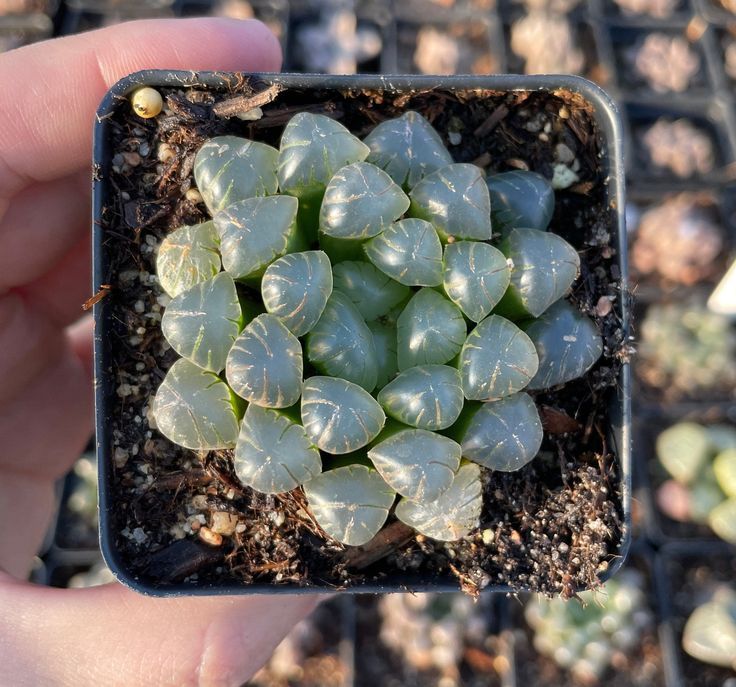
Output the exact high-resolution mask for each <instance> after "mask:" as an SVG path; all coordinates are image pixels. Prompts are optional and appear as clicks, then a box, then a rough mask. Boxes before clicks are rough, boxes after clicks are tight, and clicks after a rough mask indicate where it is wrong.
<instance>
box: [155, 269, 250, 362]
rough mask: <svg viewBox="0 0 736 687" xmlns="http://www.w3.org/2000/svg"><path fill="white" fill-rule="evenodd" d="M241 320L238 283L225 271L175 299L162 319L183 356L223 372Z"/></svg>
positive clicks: (173, 344) (162, 328) (169, 335)
mask: <svg viewBox="0 0 736 687" xmlns="http://www.w3.org/2000/svg"><path fill="white" fill-rule="evenodd" d="M241 319H242V311H241V308H240V303H239V302H238V293H237V291H236V290H235V282H233V279H232V277H231V276H230V275H229V274H225V273H224V272H221V273H220V274H218V275H216V276H215V277H213V278H212V279H208V280H207V281H202V282H199V283H198V284H195V285H194V286H192V288H190V289H189V290H188V291H184V292H183V293H180V294H179V295H178V296H176V297H175V298H172V299H171V302H170V303H169V305H168V306H167V307H166V310H165V312H164V316H163V318H162V319H161V331H162V332H163V335H164V336H165V337H166V340H167V341H168V342H169V343H170V344H171V347H172V348H173V349H174V350H175V351H176V352H177V353H178V354H179V355H180V356H183V357H184V358H188V359H189V360H191V361H192V362H193V363H195V364H196V365H199V367H201V368H203V369H205V370H209V371H210V372H220V371H221V370H222V369H223V368H224V367H225V359H226V358H227V353H228V351H229V350H230V347H231V346H232V345H233V341H235V337H237V335H238V332H239V331H240V327H241Z"/></svg>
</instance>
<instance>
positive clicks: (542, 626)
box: [524, 569, 655, 684]
mask: <svg viewBox="0 0 736 687" xmlns="http://www.w3.org/2000/svg"><path fill="white" fill-rule="evenodd" d="M576 597H577V598H576V599H571V600H569V601H568V600H565V599H563V598H561V597H557V598H553V599H548V598H543V597H541V596H539V595H537V596H534V597H532V598H530V599H529V601H527V603H526V606H525V609H524V616H525V618H526V621H527V623H528V624H529V626H530V627H531V628H532V630H533V632H534V648H535V649H536V650H537V651H539V652H540V653H541V654H543V655H545V656H548V657H549V658H551V659H552V660H553V661H554V662H555V663H556V664H557V665H558V666H559V667H560V668H562V669H565V670H569V671H570V673H571V675H572V676H573V677H574V678H575V680H577V681H580V682H581V683H582V684H596V683H599V682H600V681H602V680H603V679H604V676H605V673H606V670H607V669H608V668H609V667H610V666H611V665H612V664H614V663H615V662H616V660H617V656H619V657H620V658H623V657H624V656H627V655H629V653H630V652H631V651H632V650H633V649H634V647H635V646H636V645H637V644H638V643H639V642H641V639H642V637H643V634H644V631H645V630H651V629H652V628H653V626H654V620H655V619H654V613H653V612H652V610H651V608H650V607H649V605H648V603H647V595H646V593H645V591H644V580H643V577H642V575H641V574H640V573H638V572H637V571H635V570H631V569H628V570H623V571H622V572H619V573H618V575H617V576H616V578H615V579H611V580H609V581H608V582H606V583H605V585H604V586H603V587H602V588H600V589H594V590H590V591H584V592H578V593H577V594H576Z"/></svg>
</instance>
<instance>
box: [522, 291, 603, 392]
mask: <svg viewBox="0 0 736 687" xmlns="http://www.w3.org/2000/svg"><path fill="white" fill-rule="evenodd" d="M523 329H524V331H525V332H526V333H527V334H528V335H529V338H530V339H531V340H532V341H533V342H534V347H535V348H536V349H537V355H538V356H539V369H538V370H537V374H536V375H534V379H532V381H531V382H529V386H528V388H529V389H549V388H550V387H553V386H557V385H558V384H564V383H565V382H569V381H570V380H571V379H577V378H578V377H582V376H583V375H584V374H585V373H586V372H587V371H588V370H589V369H590V368H591V367H592V366H593V363H595V361H596V360H598V358H600V357H601V353H603V341H602V340H601V335H600V332H599V331H598V327H596V326H595V323H594V322H593V321H592V320H591V319H590V318H588V317H586V316H585V315H583V314H582V313H581V312H580V311H579V310H577V309H575V308H573V307H572V306H571V305H570V304H569V303H567V302H566V301H558V302H557V303H555V304H554V305H553V306H552V307H550V308H549V309H548V310H547V311H546V312H545V313H544V314H543V315H542V316H541V317H540V318H539V319H537V320H532V321H531V322H525V323H524V325H523Z"/></svg>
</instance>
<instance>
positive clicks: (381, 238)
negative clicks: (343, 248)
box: [364, 218, 442, 286]
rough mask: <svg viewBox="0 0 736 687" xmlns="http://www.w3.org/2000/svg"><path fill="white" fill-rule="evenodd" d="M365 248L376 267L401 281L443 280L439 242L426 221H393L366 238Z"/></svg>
mask: <svg viewBox="0 0 736 687" xmlns="http://www.w3.org/2000/svg"><path fill="white" fill-rule="evenodd" d="M364 250H365V254H366V255H367V256H368V259H369V260H370V261H371V262H372V263H373V264H374V265H375V266H376V267H378V269H380V270H381V271H382V272H385V273H386V274H387V275H388V276H389V277H391V278H392V279H395V280H396V281H397V282H399V283H400V284H406V285H407V286H438V285H439V284H441V283H442V244H441V243H440V239H439V237H438V236H437V232H436V231H435V230H434V227H433V226H432V225H431V224H430V223H429V222H425V221H424V220H421V219H415V218H411V219H403V220H401V221H400V222H396V223H395V224H392V225H391V226H390V227H389V228H388V229H386V230H385V231H384V232H383V233H382V234H379V235H378V236H376V237H375V238H372V239H371V240H370V241H367V242H366V243H365V246H364Z"/></svg>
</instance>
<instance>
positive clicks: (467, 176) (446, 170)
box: [410, 162, 493, 241]
mask: <svg viewBox="0 0 736 687" xmlns="http://www.w3.org/2000/svg"><path fill="white" fill-rule="evenodd" d="M410 196H411V210H410V212H411V214H412V215H413V216H414V217H421V218H422V219H426V220H427V221H428V222H432V224H433V225H434V226H435V229H437V233H438V234H439V236H440V238H441V239H442V240H443V241H447V240H448V238H449V237H450V236H452V237H454V238H456V239H476V240H478V241H489V240H490V238H491V235H492V234H493V231H492V230H491V199H490V196H489V195H488V186H486V182H485V180H484V179H483V175H482V174H481V171H480V167H477V166H476V165H472V164H469V163H465V162H461V163H457V164H452V165H447V167H443V168H442V169H438V170H437V171H436V172H433V173H432V174H430V175H429V176H427V177H425V178H424V179H422V180H421V181H420V182H419V183H418V184H417V185H416V186H415V187H414V188H413V189H412V191H411V193H410Z"/></svg>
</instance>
